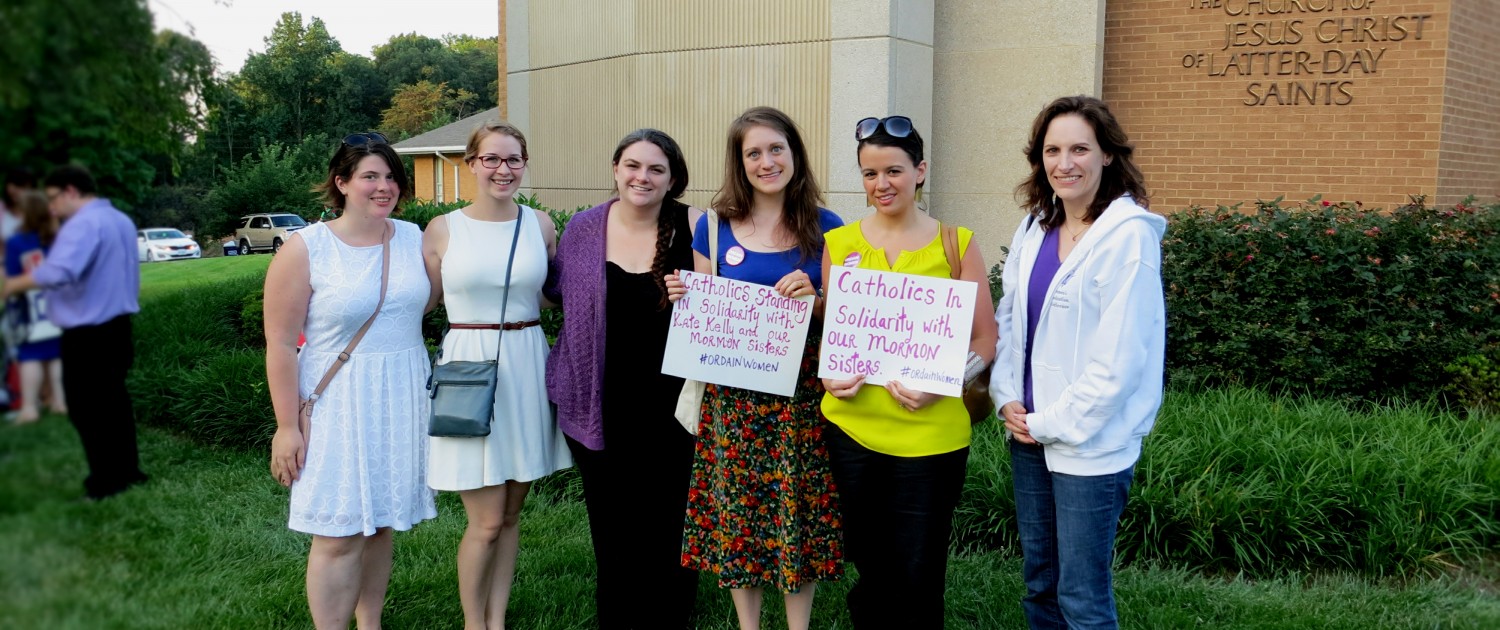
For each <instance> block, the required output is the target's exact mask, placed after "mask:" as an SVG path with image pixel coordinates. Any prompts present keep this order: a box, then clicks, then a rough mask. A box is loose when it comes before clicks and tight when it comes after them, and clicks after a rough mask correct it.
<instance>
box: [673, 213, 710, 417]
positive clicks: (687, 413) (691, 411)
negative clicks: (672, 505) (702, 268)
mask: <svg viewBox="0 0 1500 630" xmlns="http://www.w3.org/2000/svg"><path fill="white" fill-rule="evenodd" d="M705 212H707V213H708V228H707V229H708V260H709V273H712V274H713V275H716V276H717V275H719V214H718V213H717V212H714V209H713V208H709V209H707V210H705ZM707 388H708V384H707V383H704V382H703V381H695V380H693V379H686V380H684V381H682V393H680V394H678V395H677V409H676V410H675V411H673V413H672V415H673V416H676V417H677V423H678V424H681V425H682V428H684V429H687V432H688V433H691V434H693V435H697V434H698V418H701V417H703V394H704V393H705V392H706V391H707Z"/></svg>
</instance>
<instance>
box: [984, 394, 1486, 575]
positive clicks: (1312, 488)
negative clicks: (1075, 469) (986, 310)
mask: <svg viewBox="0 0 1500 630" xmlns="http://www.w3.org/2000/svg"><path fill="white" fill-rule="evenodd" d="M981 426H984V425H981ZM989 427H991V428H990V429H988V430H982V431H979V432H977V435H976V436H975V443H974V446H973V451H972V455H971V458H970V462H969V476H968V482H967V483H966V484H965V487H964V495H963V499H962V501H961V503H960V505H959V508H958V511H957V514H956V516H955V521H954V527H955V534H956V539H957V540H958V541H959V543H960V544H961V545H968V546H977V547H985V548H989V547H1001V548H1011V549H1018V547H1017V541H1016V527H1015V503H1014V499H1013V493H1012V491H1011V485H1010V484H1011V479H1010V457H1009V455H1008V453H1007V452H1006V448H1005V444H1004V441H1003V438H1002V437H1000V433H1001V431H1000V429H999V427H998V426H997V425H989ZM1497 543H1500V418H1496V417H1493V416H1481V417H1479V418H1476V419H1469V420H1465V419H1463V418H1461V417H1459V416H1457V415H1455V414H1451V413H1441V412H1439V411H1438V410H1436V409H1434V408H1432V407H1431V406H1428V405H1424V404H1411V405H1406V406H1399V407H1384V408H1376V409H1373V410H1370V411H1367V412H1357V411H1354V410H1352V409H1351V407H1350V406H1349V405H1347V404H1345V403H1339V402H1336V401H1328V400H1317V399H1312V398H1285V397H1273V396H1270V395H1268V394H1265V393H1262V392H1256V391H1254V390H1246V389H1238V388H1231V389H1227V390H1220V391H1211V392H1201V393H1185V392H1171V393H1169V394H1168V396H1167V399H1166V403H1165V404H1164V405H1163V407H1162V412H1161V415H1160V417H1159V419H1158V424H1157V427H1156V430H1155V431H1154V432H1153V433H1152V435H1151V436H1150V437H1148V438H1147V440H1146V446H1145V451H1144V453H1143V454H1142V456H1141V460H1140V461H1139V463H1138V464H1137V466H1136V472H1135V481H1134V483H1133V485H1132V487H1131V490H1130V499H1129V502H1128V503H1127V505H1126V509H1125V513H1124V515H1123V516H1122V518H1121V522H1120V533H1119V537H1118V550H1119V554H1120V557H1121V559H1122V560H1124V561H1127V562H1130V561H1141V560H1145V561H1160V562H1164V563H1170V564H1174V565H1182V566H1189V567H1195V568H1199V569H1205V570H1210V571H1229V572H1242V573H1244V574H1246V575H1250V576H1269V575H1278V574H1282V573H1285V572H1287V571H1303V570H1318V569H1341V570H1351V571H1356V572H1360V573H1364V574H1367V575H1372V576H1389V575H1409V574H1415V573H1426V572H1434V571H1438V570H1441V569H1443V568H1446V567H1448V566H1450V565H1452V564H1455V563H1458V562H1462V561H1466V560H1469V559H1473V558H1475V557H1478V556H1480V555H1482V554H1485V553H1488V552H1490V550H1492V549H1493V548H1494V546H1495V545H1496V544H1497Z"/></svg>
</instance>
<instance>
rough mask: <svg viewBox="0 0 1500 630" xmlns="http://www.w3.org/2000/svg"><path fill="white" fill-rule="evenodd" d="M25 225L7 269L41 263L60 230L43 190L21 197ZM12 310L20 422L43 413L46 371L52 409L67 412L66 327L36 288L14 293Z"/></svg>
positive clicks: (18, 270) (12, 272)
mask: <svg viewBox="0 0 1500 630" xmlns="http://www.w3.org/2000/svg"><path fill="white" fill-rule="evenodd" d="M16 203H17V208H16V210H17V214H19V215H20V217H21V227H20V229H18V230H16V233H15V234H14V235H12V236H11V237H10V238H9V239H6V241H5V275H6V276H7V277H15V276H20V275H24V274H28V273H31V270H32V269H35V268H36V266H37V265H40V264H42V260H43V259H44V258H46V256H47V251H48V250H50V249H51V248H52V239H53V238H55V237H56V236H57V219H56V218H55V217H53V216H52V213H51V212H49V211H48V210H47V196H46V195H43V194H42V193H41V191H37V190H28V191H23V192H22V193H21V194H20V195H18V196H17V198H16ZM10 316H11V318H12V320H11V321H12V322H13V324H14V325H16V327H17V329H18V330H17V332H18V336H19V337H20V338H19V339H17V340H16V341H17V342H18V343H19V347H18V348H17V349H16V352H17V357H16V358H17V360H18V361H20V364H21V410H20V412H19V413H17V414H16V423H17V424H26V423H28V422H36V421H37V419H39V418H40V417H41V413H40V412H39V411H38V409H37V407H38V398H40V394H41V390H42V377H43V374H44V372H45V375H46V378H47V380H48V381H50V382H51V383H52V396H51V398H52V400H51V403H50V404H49V405H48V406H49V407H51V409H52V413H58V414H66V413H68V409H67V407H66V406H65V405H63V404H62V400H63V389H62V387H63V385H62V330H61V329H59V328H58V327H57V326H56V325H54V324H53V323H52V322H50V321H47V309H46V302H44V301H43V299H42V292H41V291H40V290H38V289H32V290H30V291H27V292H25V293H22V294H21V295H18V296H16V297H15V298H14V300H13V301H12V302H11V305H10Z"/></svg>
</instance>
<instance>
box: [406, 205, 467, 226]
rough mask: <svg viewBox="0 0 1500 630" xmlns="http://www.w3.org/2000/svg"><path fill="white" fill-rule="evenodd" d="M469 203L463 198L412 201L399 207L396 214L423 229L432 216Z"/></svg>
mask: <svg viewBox="0 0 1500 630" xmlns="http://www.w3.org/2000/svg"><path fill="white" fill-rule="evenodd" d="M467 205H469V202H467V201H464V200H459V201H426V200H420V201H412V202H410V203H408V204H406V205H405V206H402V207H401V213H400V214H399V215H397V216H398V217H400V219H401V220H402V221H411V222H412V223H415V224H417V227H419V228H422V229H423V230H426V229H427V222H428V221H431V220H432V218H433V217H438V216H442V215H445V214H448V213H449V212H453V211H454V210H457V209H459V208H462V207H464V206H467Z"/></svg>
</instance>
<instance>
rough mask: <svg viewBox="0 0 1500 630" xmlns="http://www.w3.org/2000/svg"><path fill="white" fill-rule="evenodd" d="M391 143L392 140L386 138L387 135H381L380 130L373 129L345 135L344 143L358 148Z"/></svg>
mask: <svg viewBox="0 0 1500 630" xmlns="http://www.w3.org/2000/svg"><path fill="white" fill-rule="evenodd" d="M390 143H391V141H389V140H386V139H385V136H384V135H381V133H380V132H378V131H371V132H367V133H352V134H349V135H347V136H344V144H345V145H348V146H351V147H354V148H356V149H358V148H360V147H364V146H375V145H380V144H390Z"/></svg>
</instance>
